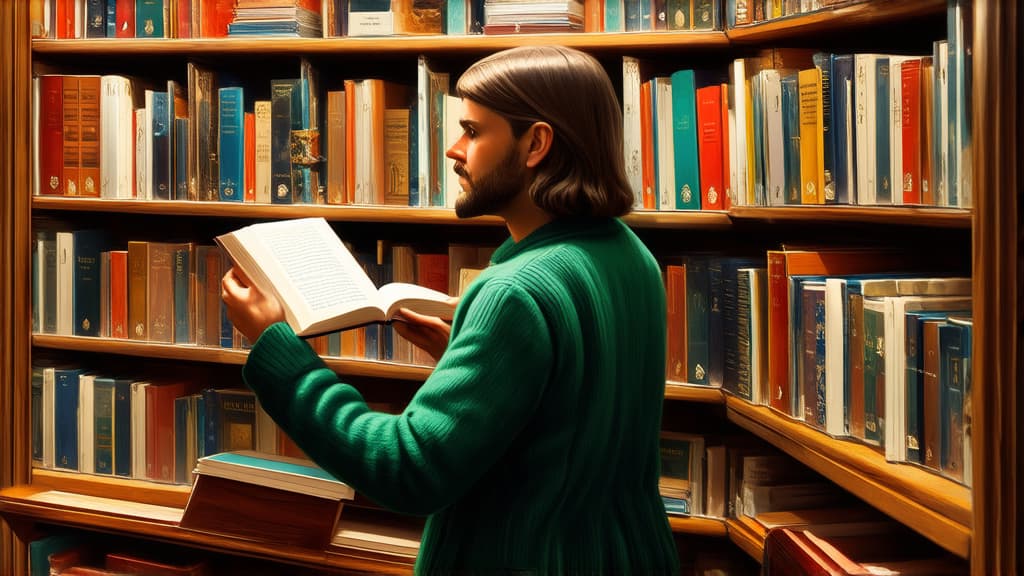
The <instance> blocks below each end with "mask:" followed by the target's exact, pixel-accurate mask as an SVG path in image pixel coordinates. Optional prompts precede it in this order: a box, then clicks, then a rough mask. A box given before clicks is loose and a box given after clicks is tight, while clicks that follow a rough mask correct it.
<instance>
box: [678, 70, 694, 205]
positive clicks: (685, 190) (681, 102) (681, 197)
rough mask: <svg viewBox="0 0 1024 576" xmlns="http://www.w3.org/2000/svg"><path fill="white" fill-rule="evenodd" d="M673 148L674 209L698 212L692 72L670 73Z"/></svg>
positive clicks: (679, 71)
mask: <svg viewBox="0 0 1024 576" xmlns="http://www.w3.org/2000/svg"><path fill="white" fill-rule="evenodd" d="M671 78H672V146H673V151H674V153H675V176H676V178H675V180H676V194H677V195H676V199H675V207H676V209H677V210H700V164H699V156H698V154H697V86H696V84H695V82H696V78H695V74H694V71H693V70H677V71H675V72H673V73H672V76H671Z"/></svg>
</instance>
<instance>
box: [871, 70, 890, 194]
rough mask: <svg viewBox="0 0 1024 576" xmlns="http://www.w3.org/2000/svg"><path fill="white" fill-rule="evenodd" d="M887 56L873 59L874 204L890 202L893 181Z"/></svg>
mask: <svg viewBox="0 0 1024 576" xmlns="http://www.w3.org/2000/svg"><path fill="white" fill-rule="evenodd" d="M890 80H891V79H890V78H889V58H888V57H885V56H883V57H880V58H878V60H876V61H875V148H874V158H875V202H874V203H875V204H881V205H888V204H892V198H893V197H892V188H893V182H890V181H889V180H890V175H889V173H890V170H891V165H890V162H891V160H890V154H891V150H890V141H889V123H890V122H891V118H890V110H889V101H890V97H889V82H890Z"/></svg>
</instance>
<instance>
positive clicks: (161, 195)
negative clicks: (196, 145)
mask: <svg viewBox="0 0 1024 576" xmlns="http://www.w3.org/2000/svg"><path fill="white" fill-rule="evenodd" d="M146 105H147V106H151V107H152V108H151V109H150V110H149V119H150V125H149V139H150V150H149V151H150V154H151V157H150V158H149V159H148V160H147V172H148V173H149V176H150V179H151V180H152V188H151V189H150V194H151V198H152V199H153V200H170V199H171V198H172V194H171V178H172V176H171V130H172V129H173V126H172V124H171V117H170V103H169V99H168V97H167V92H164V91H162V90H161V91H158V90H147V91H146Z"/></svg>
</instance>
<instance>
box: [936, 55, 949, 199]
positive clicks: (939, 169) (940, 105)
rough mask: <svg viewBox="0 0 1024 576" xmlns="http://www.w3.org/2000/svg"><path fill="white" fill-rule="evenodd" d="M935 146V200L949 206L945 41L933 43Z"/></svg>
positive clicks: (947, 63)
mask: <svg viewBox="0 0 1024 576" xmlns="http://www.w3.org/2000/svg"><path fill="white" fill-rule="evenodd" d="M935 53H936V57H935V84H936V85H935V92H934V97H935V109H936V110H937V111H938V115H937V117H936V120H935V126H934V127H933V128H934V133H935V139H936V142H935V146H936V147H937V149H938V157H939V163H938V165H936V166H933V167H932V169H933V170H934V171H935V174H936V175H937V176H938V177H937V178H936V179H935V180H936V186H937V187H936V190H935V198H936V204H938V205H939V206H949V43H948V42H946V41H945V40H942V41H939V42H936V43H935Z"/></svg>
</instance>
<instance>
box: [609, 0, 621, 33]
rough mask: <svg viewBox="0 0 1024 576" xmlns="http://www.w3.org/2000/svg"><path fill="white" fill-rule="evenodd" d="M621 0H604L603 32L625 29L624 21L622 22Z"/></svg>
mask: <svg viewBox="0 0 1024 576" xmlns="http://www.w3.org/2000/svg"><path fill="white" fill-rule="evenodd" d="M624 10H625V7H624V6H623V0H604V31H605V32H623V31H625V29H626V27H625V23H624V22H623V11H624Z"/></svg>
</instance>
